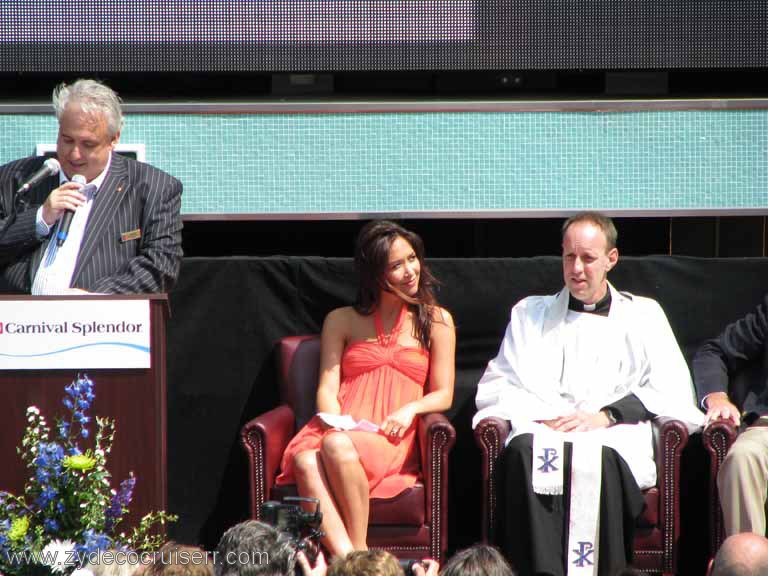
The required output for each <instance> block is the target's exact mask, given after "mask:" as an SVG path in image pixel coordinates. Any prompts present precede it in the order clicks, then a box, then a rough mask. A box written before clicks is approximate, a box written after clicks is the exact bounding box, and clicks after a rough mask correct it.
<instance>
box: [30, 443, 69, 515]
mask: <svg viewBox="0 0 768 576" xmlns="http://www.w3.org/2000/svg"><path fill="white" fill-rule="evenodd" d="M63 458H64V449H63V448H62V447H61V445H60V444H58V443H56V442H40V444H39V445H38V447H37V457H36V458H35V460H34V465H35V479H36V480H37V483H38V484H39V486H40V493H39V494H38V496H37V505H38V506H39V507H40V509H43V508H45V507H46V506H48V504H50V503H51V502H53V501H54V500H55V499H56V497H57V496H58V488H57V483H58V480H59V476H60V475H61V463H62V460H63Z"/></svg>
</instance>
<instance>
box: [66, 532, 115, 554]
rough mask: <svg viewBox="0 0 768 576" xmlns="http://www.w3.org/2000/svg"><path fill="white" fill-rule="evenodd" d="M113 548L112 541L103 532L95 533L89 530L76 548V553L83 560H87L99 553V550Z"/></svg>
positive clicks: (84, 533)
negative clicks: (86, 558)
mask: <svg viewBox="0 0 768 576" xmlns="http://www.w3.org/2000/svg"><path fill="white" fill-rule="evenodd" d="M111 547H112V539H111V538H110V537H109V536H107V535H106V534H103V533H101V532H95V531H94V530H91V529H88V530H85V531H84V532H83V541H82V542H81V543H78V544H77V546H75V551H76V552H77V553H78V554H79V555H80V557H81V558H85V557H86V556H89V555H91V554H93V553H94V552H98V551H99V550H107V549H109V548H111Z"/></svg>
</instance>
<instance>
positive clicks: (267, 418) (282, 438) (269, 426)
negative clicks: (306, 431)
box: [240, 404, 295, 507]
mask: <svg viewBox="0 0 768 576" xmlns="http://www.w3.org/2000/svg"><path fill="white" fill-rule="evenodd" d="M294 425H295V417H294V414H293V410H291V408H290V407H289V406H288V405H286V404H282V405H280V406H278V407H277V408H273V409H272V410H270V411H269V412H265V413H264V414H261V415H259V416H257V417H256V418H254V419H253V420H251V421H250V422H248V423H247V424H246V425H245V426H243V428H242V430H241V431H240V441H241V442H242V445H243V449H244V450H245V452H246V455H247V456H248V466H249V475H250V476H251V492H252V493H253V492H254V489H256V492H258V493H259V494H260V497H261V499H262V501H263V499H266V498H268V497H269V492H270V490H271V489H272V483H273V482H274V481H275V476H276V475H277V469H278V467H279V466H280V459H281V458H282V456H283V452H284V451H285V448H286V446H288V442H290V440H291V438H292V437H293V435H294V433H295V430H294ZM254 484H259V485H260V486H259V487H254ZM252 505H253V506H254V507H258V506H260V505H261V502H252Z"/></svg>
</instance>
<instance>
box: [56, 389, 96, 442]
mask: <svg viewBox="0 0 768 576" xmlns="http://www.w3.org/2000/svg"><path fill="white" fill-rule="evenodd" d="M64 391H65V393H66V396H65V397H64V400H63V402H64V406H66V407H67V410H69V411H70V412H72V417H71V419H70V421H69V422H63V421H62V422H60V423H59V436H60V437H61V438H62V439H66V440H67V441H70V439H71V434H73V433H74V434H75V435H77V436H80V437H81V438H88V437H89V436H90V431H89V430H88V427H87V425H88V423H89V422H90V421H91V418H90V416H88V415H87V414H86V413H87V412H88V409H89V408H90V407H91V404H93V400H94V398H96V395H95V394H94V393H93V382H92V381H91V380H90V379H89V378H88V376H87V375H81V376H78V378H77V380H73V381H72V383H71V384H70V385H69V386H67V387H66V388H64ZM73 424H77V426H79V428H80V429H79V431H75V430H73V428H74V426H73Z"/></svg>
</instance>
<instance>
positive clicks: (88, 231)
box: [72, 153, 127, 286]
mask: <svg viewBox="0 0 768 576" xmlns="http://www.w3.org/2000/svg"><path fill="white" fill-rule="evenodd" d="M126 180H127V170H126V167H125V162H124V161H123V158H122V157H121V156H119V155H118V154H114V153H113V154H112V161H111V165H110V167H109V172H108V173H107V177H106V178H105V179H104V183H103V184H102V185H101V187H100V188H99V191H98V193H97V194H96V198H95V199H94V201H93V208H91V213H90V215H89V216H88V222H87V224H86V226H85V232H84V234H83V242H82V244H81V245H80V254H79V255H78V257H77V264H76V265H75V271H74V273H73V274H72V285H73V286H77V285H78V280H79V279H80V275H81V273H82V271H83V268H84V267H85V266H86V264H87V263H88V262H90V261H91V260H92V258H93V256H94V253H95V251H96V247H97V246H99V244H100V243H101V240H102V238H103V236H104V235H105V234H109V233H110V227H109V226H108V225H107V223H108V222H109V221H110V220H111V219H112V218H113V217H114V215H115V214H117V209H118V206H119V205H120V202H121V201H122V199H123V197H124V195H125V191H126V188H127V185H126Z"/></svg>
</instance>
